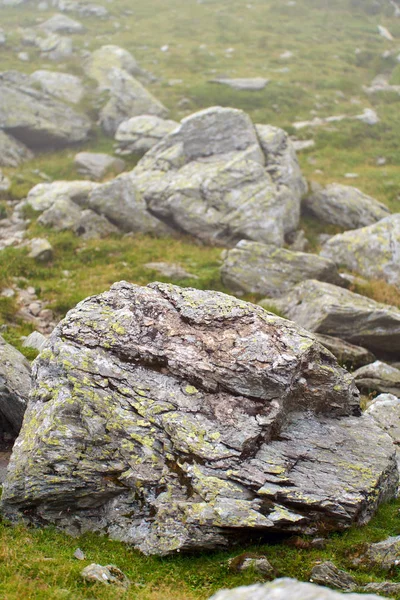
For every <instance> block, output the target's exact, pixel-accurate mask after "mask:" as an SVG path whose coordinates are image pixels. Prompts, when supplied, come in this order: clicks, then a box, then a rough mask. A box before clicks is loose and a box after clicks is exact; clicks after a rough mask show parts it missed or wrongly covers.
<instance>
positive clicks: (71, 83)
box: [30, 70, 85, 104]
mask: <svg viewBox="0 0 400 600" xmlns="http://www.w3.org/2000/svg"><path fill="white" fill-rule="evenodd" d="M30 77H31V79H33V81H36V82H37V83H38V84H39V85H40V87H41V89H42V91H43V92H46V93H47V94H51V95H52V96H54V97H55V98H60V99H61V100H64V101H66V102H71V103H72V104H79V102H80V101H81V100H82V98H83V96H84V94H85V89H84V87H83V83H82V79H81V78H80V77H77V76H76V75H70V74H69V73H59V72H56V71H47V70H41V71H35V72H34V73H32V75H31V76H30Z"/></svg>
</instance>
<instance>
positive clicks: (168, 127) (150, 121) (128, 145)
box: [115, 115, 179, 154]
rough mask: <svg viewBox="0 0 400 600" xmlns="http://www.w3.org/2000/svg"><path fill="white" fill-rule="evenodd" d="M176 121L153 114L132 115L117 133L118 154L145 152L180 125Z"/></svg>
mask: <svg viewBox="0 0 400 600" xmlns="http://www.w3.org/2000/svg"><path fill="white" fill-rule="evenodd" d="M178 125H179V124H178V123H177V122H176V121H169V120H167V119H161V118H160V117H155V116H152V115H142V116H139V117H132V118H131V119H127V120H126V121H123V122H122V123H121V124H120V125H119V127H118V129H117V133H116V134H115V141H116V142H118V150H117V152H118V154H145V153H146V152H147V151H148V150H150V148H152V147H153V146H155V145H156V144H158V142H160V141H161V140H162V139H163V138H165V136H166V135H168V134H169V133H171V132H172V131H174V129H176V128H177V127H178Z"/></svg>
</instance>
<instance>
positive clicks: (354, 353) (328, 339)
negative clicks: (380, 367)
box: [315, 333, 375, 369]
mask: <svg viewBox="0 0 400 600" xmlns="http://www.w3.org/2000/svg"><path fill="white" fill-rule="evenodd" d="M315 337H316V338H317V340H318V341H319V342H320V343H321V344H322V345H323V346H325V348H327V349H328V350H329V351H330V352H332V354H333V355H334V356H336V358H337V359H338V361H339V363H340V364H341V365H343V364H345V365H347V366H349V367H352V368H353V369H357V368H358V367H363V366H364V365H369V364H370V363H372V362H374V360H375V356H374V355H373V354H372V352H370V351H369V350H367V349H366V348H362V347H361V346H355V345H354V344H349V342H345V341H344V340H341V339H340V338H337V337H334V336H331V335H322V334H320V333H317V334H316V336H315Z"/></svg>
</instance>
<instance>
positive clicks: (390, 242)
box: [321, 214, 400, 286]
mask: <svg viewBox="0 0 400 600" xmlns="http://www.w3.org/2000/svg"><path fill="white" fill-rule="evenodd" d="M321 256H324V257H325V258H330V259H331V260H333V261H334V262H335V263H336V264H338V265H342V266H344V267H346V268H347V269H349V270H351V271H356V272H357V273H360V274H362V276H363V277H367V278H371V279H384V280H385V281H387V282H388V283H390V284H393V285H397V286H400V214H395V215H391V216H390V217H386V218H385V219H382V220H381V221H379V223H376V224H374V225H370V226H369V227H363V228H362V229H357V230H355V231H346V232H345V233H342V234H339V235H335V236H333V237H332V238H331V239H330V240H328V241H327V242H326V244H324V246H323V248H322V250H321Z"/></svg>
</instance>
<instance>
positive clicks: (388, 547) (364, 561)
mask: <svg viewBox="0 0 400 600" xmlns="http://www.w3.org/2000/svg"><path fill="white" fill-rule="evenodd" d="M352 562H353V564H354V566H359V565H363V566H365V567H368V568H375V567H377V568H378V569H383V570H384V571H389V570H390V569H393V568H394V567H397V566H398V565H400V536H396V537H389V538H387V539H386V540H383V541H382V542H377V543H375V544H369V545H368V546H367V547H366V548H365V549H364V551H363V552H362V554H361V555H358V556H357V557H356V558H354V559H353V561H352Z"/></svg>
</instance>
